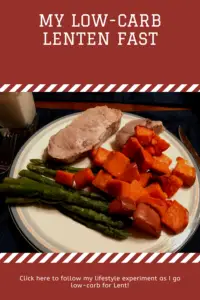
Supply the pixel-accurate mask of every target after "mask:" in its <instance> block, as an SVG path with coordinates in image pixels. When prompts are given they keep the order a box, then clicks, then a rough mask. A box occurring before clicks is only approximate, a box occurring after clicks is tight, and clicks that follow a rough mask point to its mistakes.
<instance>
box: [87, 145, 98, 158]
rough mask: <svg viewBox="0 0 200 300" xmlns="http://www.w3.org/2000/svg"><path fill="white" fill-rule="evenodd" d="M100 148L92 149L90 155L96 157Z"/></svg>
mask: <svg viewBox="0 0 200 300" xmlns="http://www.w3.org/2000/svg"><path fill="white" fill-rule="evenodd" d="M98 149H99V148H97V149H95V148H94V149H92V150H91V151H90V152H89V157H90V158H91V159H92V160H93V159H94V158H95V155H96V154H97V151H98Z"/></svg>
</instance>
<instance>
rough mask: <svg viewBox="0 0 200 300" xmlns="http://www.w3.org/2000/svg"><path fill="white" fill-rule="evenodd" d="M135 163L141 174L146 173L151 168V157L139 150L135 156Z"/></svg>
mask: <svg viewBox="0 0 200 300" xmlns="http://www.w3.org/2000/svg"><path fill="white" fill-rule="evenodd" d="M135 162H136V163H137V165H138V167H139V170H140V171H141V172H146V171H148V170H149V169H151V167H152V164H153V157H152V155H151V154H150V153H149V152H147V151H146V150H144V149H143V148H141V149H140V150H139V151H138V152H137V154H136V156H135Z"/></svg>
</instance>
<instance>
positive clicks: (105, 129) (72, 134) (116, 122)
mask: <svg viewBox="0 0 200 300" xmlns="http://www.w3.org/2000/svg"><path fill="white" fill-rule="evenodd" d="M121 117H122V112H121V111H120V110H117V109H111V108H108V107H107V106H97V107H95V108H89V109H88V110H86V111H85V112H83V113H82V114H81V115H80V116H78V117H77V118H75V119H74V120H73V121H72V123H71V124H70V125H69V126H67V127H66V128H64V129H62V130H60V131H59V132H58V133H57V134H55V135H54V136H52V137H51V139H50V141H49V145H48V155H49V157H50V158H53V159H56V160H60V161H63V162H66V163H72V162H74V161H75V160H76V159H78V158H79V157H81V156H82V155H83V154H85V153H86V152H88V151H89V150H91V149H93V148H97V147H98V146H100V145H101V144H103V143H104V142H105V141H106V140H107V139H108V138H109V137H110V136H111V135H113V134H114V133H115V132H116V131H117V130H118V129H119V126H120V122H121Z"/></svg>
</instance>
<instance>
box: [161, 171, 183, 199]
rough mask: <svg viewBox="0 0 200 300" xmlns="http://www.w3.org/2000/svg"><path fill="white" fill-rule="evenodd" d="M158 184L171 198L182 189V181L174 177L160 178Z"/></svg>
mask: <svg viewBox="0 0 200 300" xmlns="http://www.w3.org/2000/svg"><path fill="white" fill-rule="evenodd" d="M159 182H160V183H161V186H162V189H163V191H164V192H165V193H166V194H167V196H168V198H171V197H172V196H174V195H175V194H176V192H177V191H178V190H179V189H180V188H181V187H182V185H183V181H182V180H181V179H180V178H179V177H177V176H175V175H163V176H160V178H159Z"/></svg>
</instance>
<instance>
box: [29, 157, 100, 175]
mask: <svg viewBox="0 0 200 300" xmlns="http://www.w3.org/2000/svg"><path fill="white" fill-rule="evenodd" d="M30 162H31V164H33V165H35V166H38V167H44V168H47V169H52V170H63V171H68V172H71V173H76V172H78V171H80V170H84V168H78V167H72V166H69V165H66V164H64V163H60V162H54V161H43V160H42V159H30ZM91 170H92V172H93V173H98V171H99V167H92V168H91Z"/></svg>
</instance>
